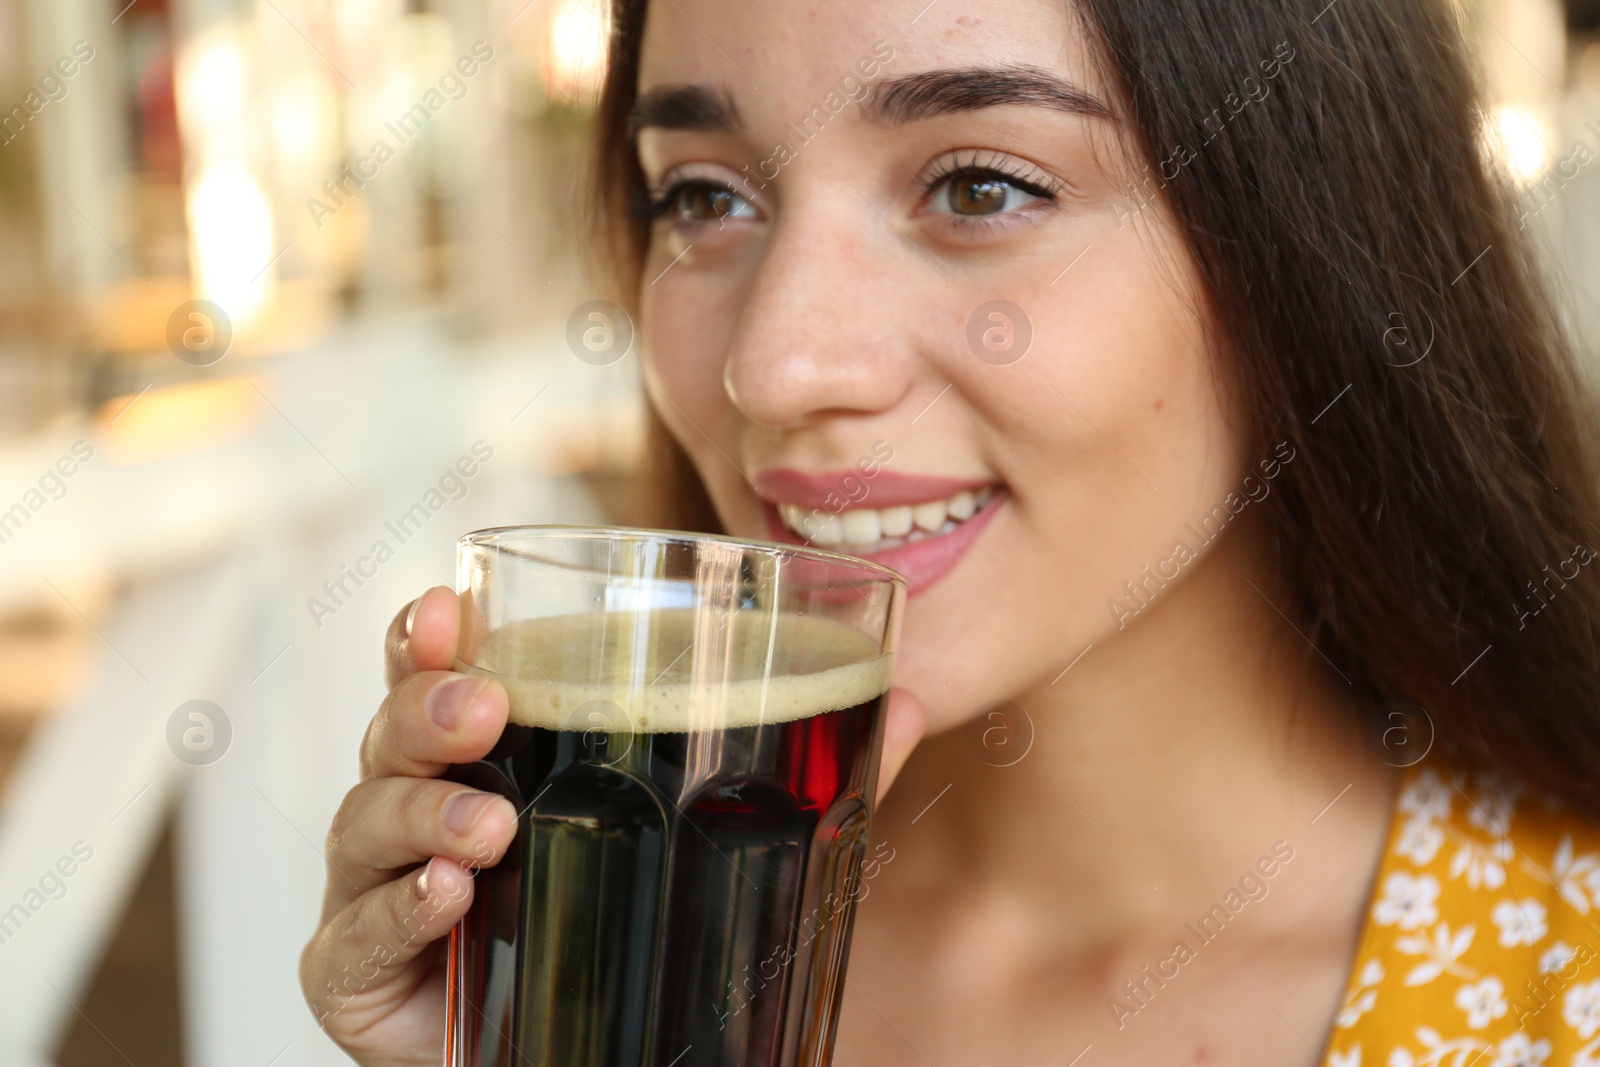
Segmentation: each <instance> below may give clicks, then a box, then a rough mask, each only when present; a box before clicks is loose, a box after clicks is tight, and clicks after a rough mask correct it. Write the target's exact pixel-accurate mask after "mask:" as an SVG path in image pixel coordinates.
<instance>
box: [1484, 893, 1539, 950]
mask: <svg viewBox="0 0 1600 1067" xmlns="http://www.w3.org/2000/svg"><path fill="white" fill-rule="evenodd" d="M1489 917H1490V918H1491V919H1493V920H1494V924H1495V925H1496V926H1498V927H1499V928H1500V944H1501V945H1502V946H1504V947H1505V948H1516V947H1517V946H1518V945H1537V944H1538V943H1539V942H1540V941H1541V940H1542V939H1543V938H1544V935H1545V934H1548V933H1549V932H1550V927H1549V926H1547V925H1545V921H1544V920H1545V910H1544V905H1543V904H1541V903H1539V902H1538V901H1537V900H1534V899H1533V898H1531V897H1530V898H1528V899H1527V900H1502V901H1501V902H1500V903H1498V904H1496V905H1495V906H1494V911H1493V912H1492V913H1491V914H1490V916H1489Z"/></svg>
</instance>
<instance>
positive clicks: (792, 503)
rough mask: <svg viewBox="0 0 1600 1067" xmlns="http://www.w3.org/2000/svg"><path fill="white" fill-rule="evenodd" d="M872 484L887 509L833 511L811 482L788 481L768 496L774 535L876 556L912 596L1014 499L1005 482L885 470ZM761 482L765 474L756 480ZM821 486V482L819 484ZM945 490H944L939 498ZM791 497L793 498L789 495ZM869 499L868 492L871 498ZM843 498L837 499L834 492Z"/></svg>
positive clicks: (948, 565)
mask: <svg viewBox="0 0 1600 1067" xmlns="http://www.w3.org/2000/svg"><path fill="white" fill-rule="evenodd" d="M879 478H880V479H881V480H882V481H881V482H873V483H872V484H871V487H870V488H869V490H868V494H867V496H868V497H871V496H874V495H876V496H879V497H882V498H884V501H885V505H886V506H883V507H851V508H843V509H839V510H838V511H834V510H833V509H832V508H830V507H827V506H819V505H820V504H821V501H820V500H819V499H818V497H817V495H816V494H815V493H814V492H808V491H806V489H807V488H809V486H805V487H802V486H798V485H795V486H788V488H790V489H791V490H792V491H791V492H781V491H780V492H773V493H771V494H770V495H771V496H773V497H776V498H778V499H776V500H772V499H768V500H763V501H762V512H763V515H764V517H765V519H766V525H767V533H768V536H769V537H771V539H772V540H775V541H782V542H785V543H789V544H810V545H816V546H818V547H820V548H828V549H832V550H834V551H837V552H844V553H847V554H849V555H852V556H859V557H861V558H863V559H869V560H871V561H872V562H874V563H879V564H882V565H883V566H886V567H890V568H892V569H894V570H897V571H899V572H900V573H901V574H902V575H904V576H905V578H906V585H907V592H908V594H909V595H911V596H915V595H916V594H917V593H919V592H921V591H922V590H924V589H927V588H928V587H929V586H931V585H933V584H934V583H935V582H937V581H938V580H939V579H941V578H943V577H944V576H945V575H946V574H948V573H949V572H950V571H951V570H953V569H954V568H955V566H956V564H957V563H959V562H960V561H961V559H962V558H963V557H964V556H965V555H966V553H967V551H968V550H969V549H970V548H971V547H972V545H973V543H974V542H976V541H977V539H978V536H979V534H981V533H982V532H983V529H984V528H985V527H986V526H988V524H989V522H990V520H991V519H992V518H993V517H994V516H995V514H996V513H997V512H998V511H999V510H1000V509H1001V507H1002V506H1003V505H1004V504H1005V502H1006V501H1007V500H1008V499H1009V498H1010V493H1009V492H1008V491H1007V489H1006V487H1005V486H1004V485H1003V484H1000V483H998V482H995V483H989V484H979V485H970V484H968V485H961V487H959V488H954V491H950V490H949V489H948V488H946V487H954V486H956V485H958V484H959V483H955V482H953V481H951V480H948V479H934V478H928V479H923V478H917V477H913V476H905V475H901V476H896V477H891V475H890V473H889V472H887V471H885V472H883V474H881V475H880V476H879ZM757 481H758V484H760V482H761V481H762V479H760V478H758V479H757ZM812 484H815V483H812ZM939 490H944V493H945V495H942V496H937V497H935V496H932V495H931V493H932V491H939ZM784 497H787V498H788V499H783V498H784ZM864 499H865V498H864ZM835 503H837V498H835Z"/></svg>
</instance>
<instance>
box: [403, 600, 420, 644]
mask: <svg viewBox="0 0 1600 1067" xmlns="http://www.w3.org/2000/svg"><path fill="white" fill-rule="evenodd" d="M420 607H422V598H421V597H420V596H419V597H417V599H415V600H413V601H412V602H411V610H410V611H408V612H406V636H407V637H410V636H411V624H412V623H414V622H416V621H417V609H418V608H420Z"/></svg>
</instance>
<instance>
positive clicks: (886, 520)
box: [778, 485, 1000, 552]
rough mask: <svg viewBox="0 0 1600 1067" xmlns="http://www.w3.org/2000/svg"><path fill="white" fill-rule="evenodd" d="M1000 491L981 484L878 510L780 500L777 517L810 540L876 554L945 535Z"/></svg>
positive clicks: (814, 542) (815, 542)
mask: <svg viewBox="0 0 1600 1067" xmlns="http://www.w3.org/2000/svg"><path fill="white" fill-rule="evenodd" d="M999 491H1000V489H999V487H998V486H995V485H986V486H984V487H982V488H981V489H978V490H976V491H974V490H971V489H963V490H962V491H961V492H959V493H956V494H955V495H954V496H952V497H950V498H949V499H948V500H930V501H927V502H926V503H923V504H916V505H904V504H902V505H899V506H896V507H892V508H881V509H879V508H851V509H850V510H848V511H843V512H840V513H838V514H829V513H828V512H827V511H826V510H824V509H822V508H806V507H801V506H800V505H798V504H779V505H778V517H779V518H780V519H782V520H783V524H784V525H785V526H787V527H788V528H789V529H791V530H793V531H794V532H795V533H797V534H799V535H800V536H801V537H803V538H805V539H806V540H808V541H810V542H812V543H813V544H817V545H843V546H845V547H846V549H847V550H849V551H857V550H862V549H866V550H871V551H879V552H881V551H884V550H886V549H890V548H897V547H899V546H900V545H903V544H907V543H909V542H912V541H917V540H920V539H922V538H926V537H936V536H938V535H940V534H945V533H949V532H950V531H951V530H953V529H955V528H956V526H957V525H959V524H960V523H963V522H965V521H966V520H968V519H970V518H972V516H973V515H975V514H977V513H978V511H979V510H980V509H981V508H983V507H984V506H985V505H986V504H988V503H989V501H991V500H993V499H994V497H995V494H996V493H998V492H999Z"/></svg>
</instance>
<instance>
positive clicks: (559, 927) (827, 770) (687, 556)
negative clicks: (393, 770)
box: [446, 526, 905, 1067]
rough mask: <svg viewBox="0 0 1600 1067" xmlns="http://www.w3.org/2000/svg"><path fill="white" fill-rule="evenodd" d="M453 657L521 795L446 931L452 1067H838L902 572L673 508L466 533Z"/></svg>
mask: <svg viewBox="0 0 1600 1067" xmlns="http://www.w3.org/2000/svg"><path fill="white" fill-rule="evenodd" d="M456 586H457V590H458V592H459V595H460V601H461V617H462V641H461V652H460V655H459V657H458V661H457V663H456V669H457V670H460V671H463V672H466V673H471V674H478V675H483V676H487V677H491V678H494V679H496V680H498V681H499V682H500V683H501V684H503V685H504V686H505V687H506V690H507V692H508V694H509V695H510V706H511V712H510V722H509V724H508V725H507V726H506V729H505V732H504V734H503V735H502V737H501V738H500V740H499V742H498V743H497V744H496V746H495V748H494V749H493V751H491V752H490V753H489V754H488V756H487V757H486V758H484V759H482V760H480V761H478V762H476V763H473V764H467V765H461V766H457V767H454V768H452V769H451V773H450V775H449V777H451V778H452V779H454V780H456V781H460V782H464V783H467V784H470V785H472V786H475V787H476V788H479V789H484V790H493V791H495V792H498V793H500V794H502V795H504V796H505V797H507V798H508V799H510V801H511V802H512V804H514V805H515V806H516V809H517V811H518V813H519V814H518V819H517V834H516V838H515V840H514V842H513V844H512V845H511V846H510V848H509V850H508V852H507V853H506V855H505V856H504V857H502V858H501V859H500V860H499V862H498V863H496V864H495V865H493V866H486V867H482V868H481V869H478V870H471V871H470V872H469V873H472V874H473V876H474V878H475V896H474V899H473V902H472V906H471V909H470V911H469V912H468V913H467V915H466V916H465V918H463V919H462V921H461V922H460V924H459V925H458V926H457V927H456V928H455V929H454V930H453V931H452V933H451V935H450V945H449V970H448V983H447V985H448V997H447V999H448V1002H449V1008H448V1010H449V1013H450V1014H449V1023H448V1027H447V1037H446V1046H447V1047H446V1052H447V1062H448V1063H449V1064H450V1065H452V1067H513V1065H529V1067H533V1065H536V1067H646V1065H649V1067H698V1065H717V1067H723V1065H726V1067H757V1065H770V1067H801V1065H804V1067H825V1065H826V1064H828V1062H829V1061H830V1059H831V1057H832V1050H833V1041H834V1036H835V1033H836V1031H837V1026H838V1019H839V1004H840V999H841V995H842V993H843V989H844V973H845V961H846V956H847V954H848V951H849V945H850V930H851V924H852V918H853V915H854V904H855V902H856V900H857V899H858V897H859V895H860V893H861V891H862V879H861V871H862V860H863V856H864V853H865V850H866V847H867V834H868V829H869V826H870V824H871V818H872V811H873V804H874V799H875V792H876V788H877V777H878V762H879V755H880V751H881V747H882V741H883V723H884V708H885V704H886V702H887V691H888V688H889V679H890V668H891V664H892V660H893V653H894V635H895V634H896V633H897V629H898V621H899V615H900V613H901V611H902V610H903V608H904V603H905V583H904V580H903V579H902V578H901V577H900V576H899V575H898V574H897V573H895V572H894V571H892V570H889V569H887V568H885V567H880V566H878V565H876V564H872V563H868V562H866V561H864V560H859V559H855V558H852V557H850V556H844V555H839V554H836V553H831V552H825V551H819V550H814V549H810V548H802V547H798V546H794V545H779V544H769V543H762V542H745V541H738V540H734V539H732V538H727V537H713V536H701V535H692V534H686V533H675V532H667V531H656V530H631V529H618V528H605V527H554V526H524V527H506V528H500V529H492V530H481V531H478V532H476V533H471V534H468V535H466V536H465V537H463V538H462V539H461V540H460V542H459V545H458V557H457V577H456Z"/></svg>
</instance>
